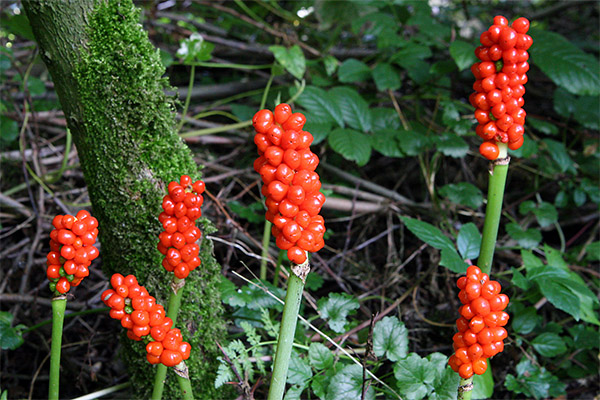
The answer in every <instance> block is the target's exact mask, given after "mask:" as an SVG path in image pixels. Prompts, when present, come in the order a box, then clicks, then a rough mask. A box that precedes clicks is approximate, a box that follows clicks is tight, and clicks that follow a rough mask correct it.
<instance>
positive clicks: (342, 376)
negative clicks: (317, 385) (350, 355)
mask: <svg viewBox="0 0 600 400" xmlns="http://www.w3.org/2000/svg"><path fill="white" fill-rule="evenodd" d="M363 390H364V396H363ZM339 399H345V400H374V399H375V391H374V390H373V387H372V386H371V385H369V384H368V382H364V381H363V369H362V367H361V366H359V365H356V364H352V365H347V366H345V367H344V368H342V369H341V370H340V371H339V372H338V373H337V374H335V375H334V376H333V377H332V378H331V381H330V383H329V386H328V387H327V394H326V395H325V400H339Z"/></svg>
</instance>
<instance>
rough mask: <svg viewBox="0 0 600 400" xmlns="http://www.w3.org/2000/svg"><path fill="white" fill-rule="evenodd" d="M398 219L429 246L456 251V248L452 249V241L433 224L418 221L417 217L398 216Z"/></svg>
mask: <svg viewBox="0 0 600 400" xmlns="http://www.w3.org/2000/svg"><path fill="white" fill-rule="evenodd" d="M400 219H401V220H402V221H403V222H404V224H405V225H406V227H407V228H408V230H410V231H411V232H412V233H413V234H415V235H416V236H417V237H418V238H419V239H421V240H422V241H424V242H425V243H427V244H428V245H430V246H431V247H434V248H436V249H438V250H443V249H448V250H450V251H453V252H456V250H454V245H453V244H452V241H451V240H450V239H448V238H447V237H446V236H445V235H444V234H443V233H442V231H440V230H439V229H438V228H436V227H435V226H433V225H431V224H429V223H427V222H424V221H419V220H418V219H414V218H410V217H400Z"/></svg>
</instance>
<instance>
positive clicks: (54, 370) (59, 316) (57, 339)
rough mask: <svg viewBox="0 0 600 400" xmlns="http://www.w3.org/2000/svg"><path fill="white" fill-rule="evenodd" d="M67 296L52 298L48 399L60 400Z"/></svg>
mask: <svg viewBox="0 0 600 400" xmlns="http://www.w3.org/2000/svg"><path fill="white" fill-rule="evenodd" d="M66 308H67V298H66V297H65V296H58V297H54V298H53V299H52V344H51V347H50V385H49V388H48V400H58V389H59V386H60V348H61V345H62V333H63V323H64V320H65V309H66Z"/></svg>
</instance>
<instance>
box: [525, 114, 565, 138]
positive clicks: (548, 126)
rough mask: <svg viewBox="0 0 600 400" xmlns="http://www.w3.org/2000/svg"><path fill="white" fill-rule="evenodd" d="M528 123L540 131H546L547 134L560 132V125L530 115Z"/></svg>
mask: <svg viewBox="0 0 600 400" xmlns="http://www.w3.org/2000/svg"><path fill="white" fill-rule="evenodd" d="M527 125H529V126H531V127H532V128H533V129H535V130H536V131H538V132H541V133H545V134H546V135H556V134H558V127H557V126H556V125H554V124H552V123H550V122H548V121H544V120H542V119H538V118H533V117H529V118H527Z"/></svg>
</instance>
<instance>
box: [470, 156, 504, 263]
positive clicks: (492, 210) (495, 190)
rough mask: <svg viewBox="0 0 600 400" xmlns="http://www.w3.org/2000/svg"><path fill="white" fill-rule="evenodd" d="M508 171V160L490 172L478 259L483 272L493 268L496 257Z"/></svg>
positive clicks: (495, 166)
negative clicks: (495, 250) (495, 251)
mask: <svg viewBox="0 0 600 400" xmlns="http://www.w3.org/2000/svg"><path fill="white" fill-rule="evenodd" d="M507 173H508V161H507V162H506V164H496V165H494V169H493V170H492V173H491V174H490V181H489V187H488V198H487V206H486V208H485V221H484V223H483V236H482V238H481V251H480V253H479V258H478V259H477V266H478V267H479V268H481V271H482V272H484V273H486V274H488V275H489V273H490V270H491V268H492V260H493V259H494V249H495V247H496V239H497V237H498V227H499V225H500V215H501V214H502V200H503V198H504V187H505V185H506V175H507Z"/></svg>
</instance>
